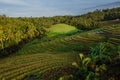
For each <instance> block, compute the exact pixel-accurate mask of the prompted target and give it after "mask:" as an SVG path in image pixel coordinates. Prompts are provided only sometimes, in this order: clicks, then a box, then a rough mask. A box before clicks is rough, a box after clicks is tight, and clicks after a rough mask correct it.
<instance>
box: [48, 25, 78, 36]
mask: <svg viewBox="0 0 120 80" xmlns="http://www.w3.org/2000/svg"><path fill="white" fill-rule="evenodd" d="M48 31H49V33H48V34H47V35H48V36H56V35H59V34H64V35H65V34H74V33H76V32H78V31H79V30H78V29H77V28H76V27H74V26H70V25H67V24H56V25H53V26H51V27H50V28H49V29H48Z"/></svg>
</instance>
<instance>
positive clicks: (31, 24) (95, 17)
mask: <svg viewBox="0 0 120 80" xmlns="http://www.w3.org/2000/svg"><path fill="white" fill-rule="evenodd" d="M115 19H118V20H119V19H120V8H113V9H106V10H96V11H94V12H89V13H87V14H84V15H80V16H54V17H29V18H28V17H18V18H11V17H6V15H1V16H0V55H8V54H11V53H13V52H14V51H16V48H17V47H18V46H19V45H18V44H20V45H21V43H22V44H24V43H26V42H28V41H31V40H33V39H34V38H42V37H44V36H45V35H46V32H47V31H46V28H49V27H50V26H51V25H54V24H58V23H65V24H69V25H72V26H75V27H77V28H78V29H82V30H91V29H95V28H98V27H100V26H101V25H100V24H99V22H101V21H107V20H115ZM14 47H16V48H15V49H13V48H14ZM11 48H12V49H11ZM18 48H19V47H18ZM6 50H7V51H6Z"/></svg>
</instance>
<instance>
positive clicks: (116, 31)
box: [0, 8, 120, 80]
mask: <svg viewBox="0 0 120 80" xmlns="http://www.w3.org/2000/svg"><path fill="white" fill-rule="evenodd" d="M119 13H120V8H113V9H106V10H96V11H94V12H90V13H87V14H84V15H80V16H54V17H41V18H34V17H29V18H26V17H19V18H10V17H6V16H5V15H3V16H0V80H119V79H120V77H119V75H120V69H119V65H120V14H119Z"/></svg>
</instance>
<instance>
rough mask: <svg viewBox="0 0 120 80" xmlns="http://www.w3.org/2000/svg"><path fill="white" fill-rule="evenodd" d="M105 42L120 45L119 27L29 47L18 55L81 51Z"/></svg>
mask: <svg viewBox="0 0 120 80" xmlns="http://www.w3.org/2000/svg"><path fill="white" fill-rule="evenodd" d="M105 41H107V42H109V43H112V44H115V45H119V44H120V27H119V26H118V25H117V26H112V27H107V28H101V29H97V30H92V31H88V32H83V33H79V34H75V35H72V36H68V37H65V38H60V39H55V40H52V41H47V42H42V43H41V42H38V43H36V44H31V45H27V46H25V47H24V48H22V49H21V50H20V51H19V52H18V54H28V53H38V52H39V53H44V52H70V51H79V50H84V49H88V48H89V47H91V46H94V45H96V44H98V43H100V42H105Z"/></svg>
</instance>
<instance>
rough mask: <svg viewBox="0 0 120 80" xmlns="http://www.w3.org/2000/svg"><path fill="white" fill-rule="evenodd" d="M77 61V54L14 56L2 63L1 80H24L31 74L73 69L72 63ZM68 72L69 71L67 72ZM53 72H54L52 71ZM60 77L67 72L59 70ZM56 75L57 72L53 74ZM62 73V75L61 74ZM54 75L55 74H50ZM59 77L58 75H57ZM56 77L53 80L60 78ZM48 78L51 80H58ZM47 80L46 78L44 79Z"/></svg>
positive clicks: (0, 68)
mask: <svg viewBox="0 0 120 80" xmlns="http://www.w3.org/2000/svg"><path fill="white" fill-rule="evenodd" d="M74 61H77V57H76V55H75V54H66V53H63V54H32V55H21V56H12V57H9V58H7V59H2V60H1V61H0V80H23V78H24V77H25V76H26V75H27V74H29V73H34V72H36V73H40V74H42V73H44V72H46V71H50V70H51V69H59V68H60V69H62V68H63V69H65V68H66V69H70V68H71V69H72V71H73V68H72V65H71V63H72V62H74ZM66 71H67V70H66ZM51 72H52V71H51ZM56 72H59V76H58V77H60V76H62V75H63V74H64V73H66V74H67V73H68V74H69V73H71V72H69V71H68V72H65V70H64V71H63V70H60V71H59V70H58V71H56ZM53 73H55V72H53ZM60 73H61V74H60ZM50 75H53V74H49V76H50ZM56 75H57V74H56ZM58 77H56V76H55V75H54V77H53V78H58ZM53 78H50V79H49V77H47V79H49V80H56V79H53ZM43 80H45V78H44V79H43Z"/></svg>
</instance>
